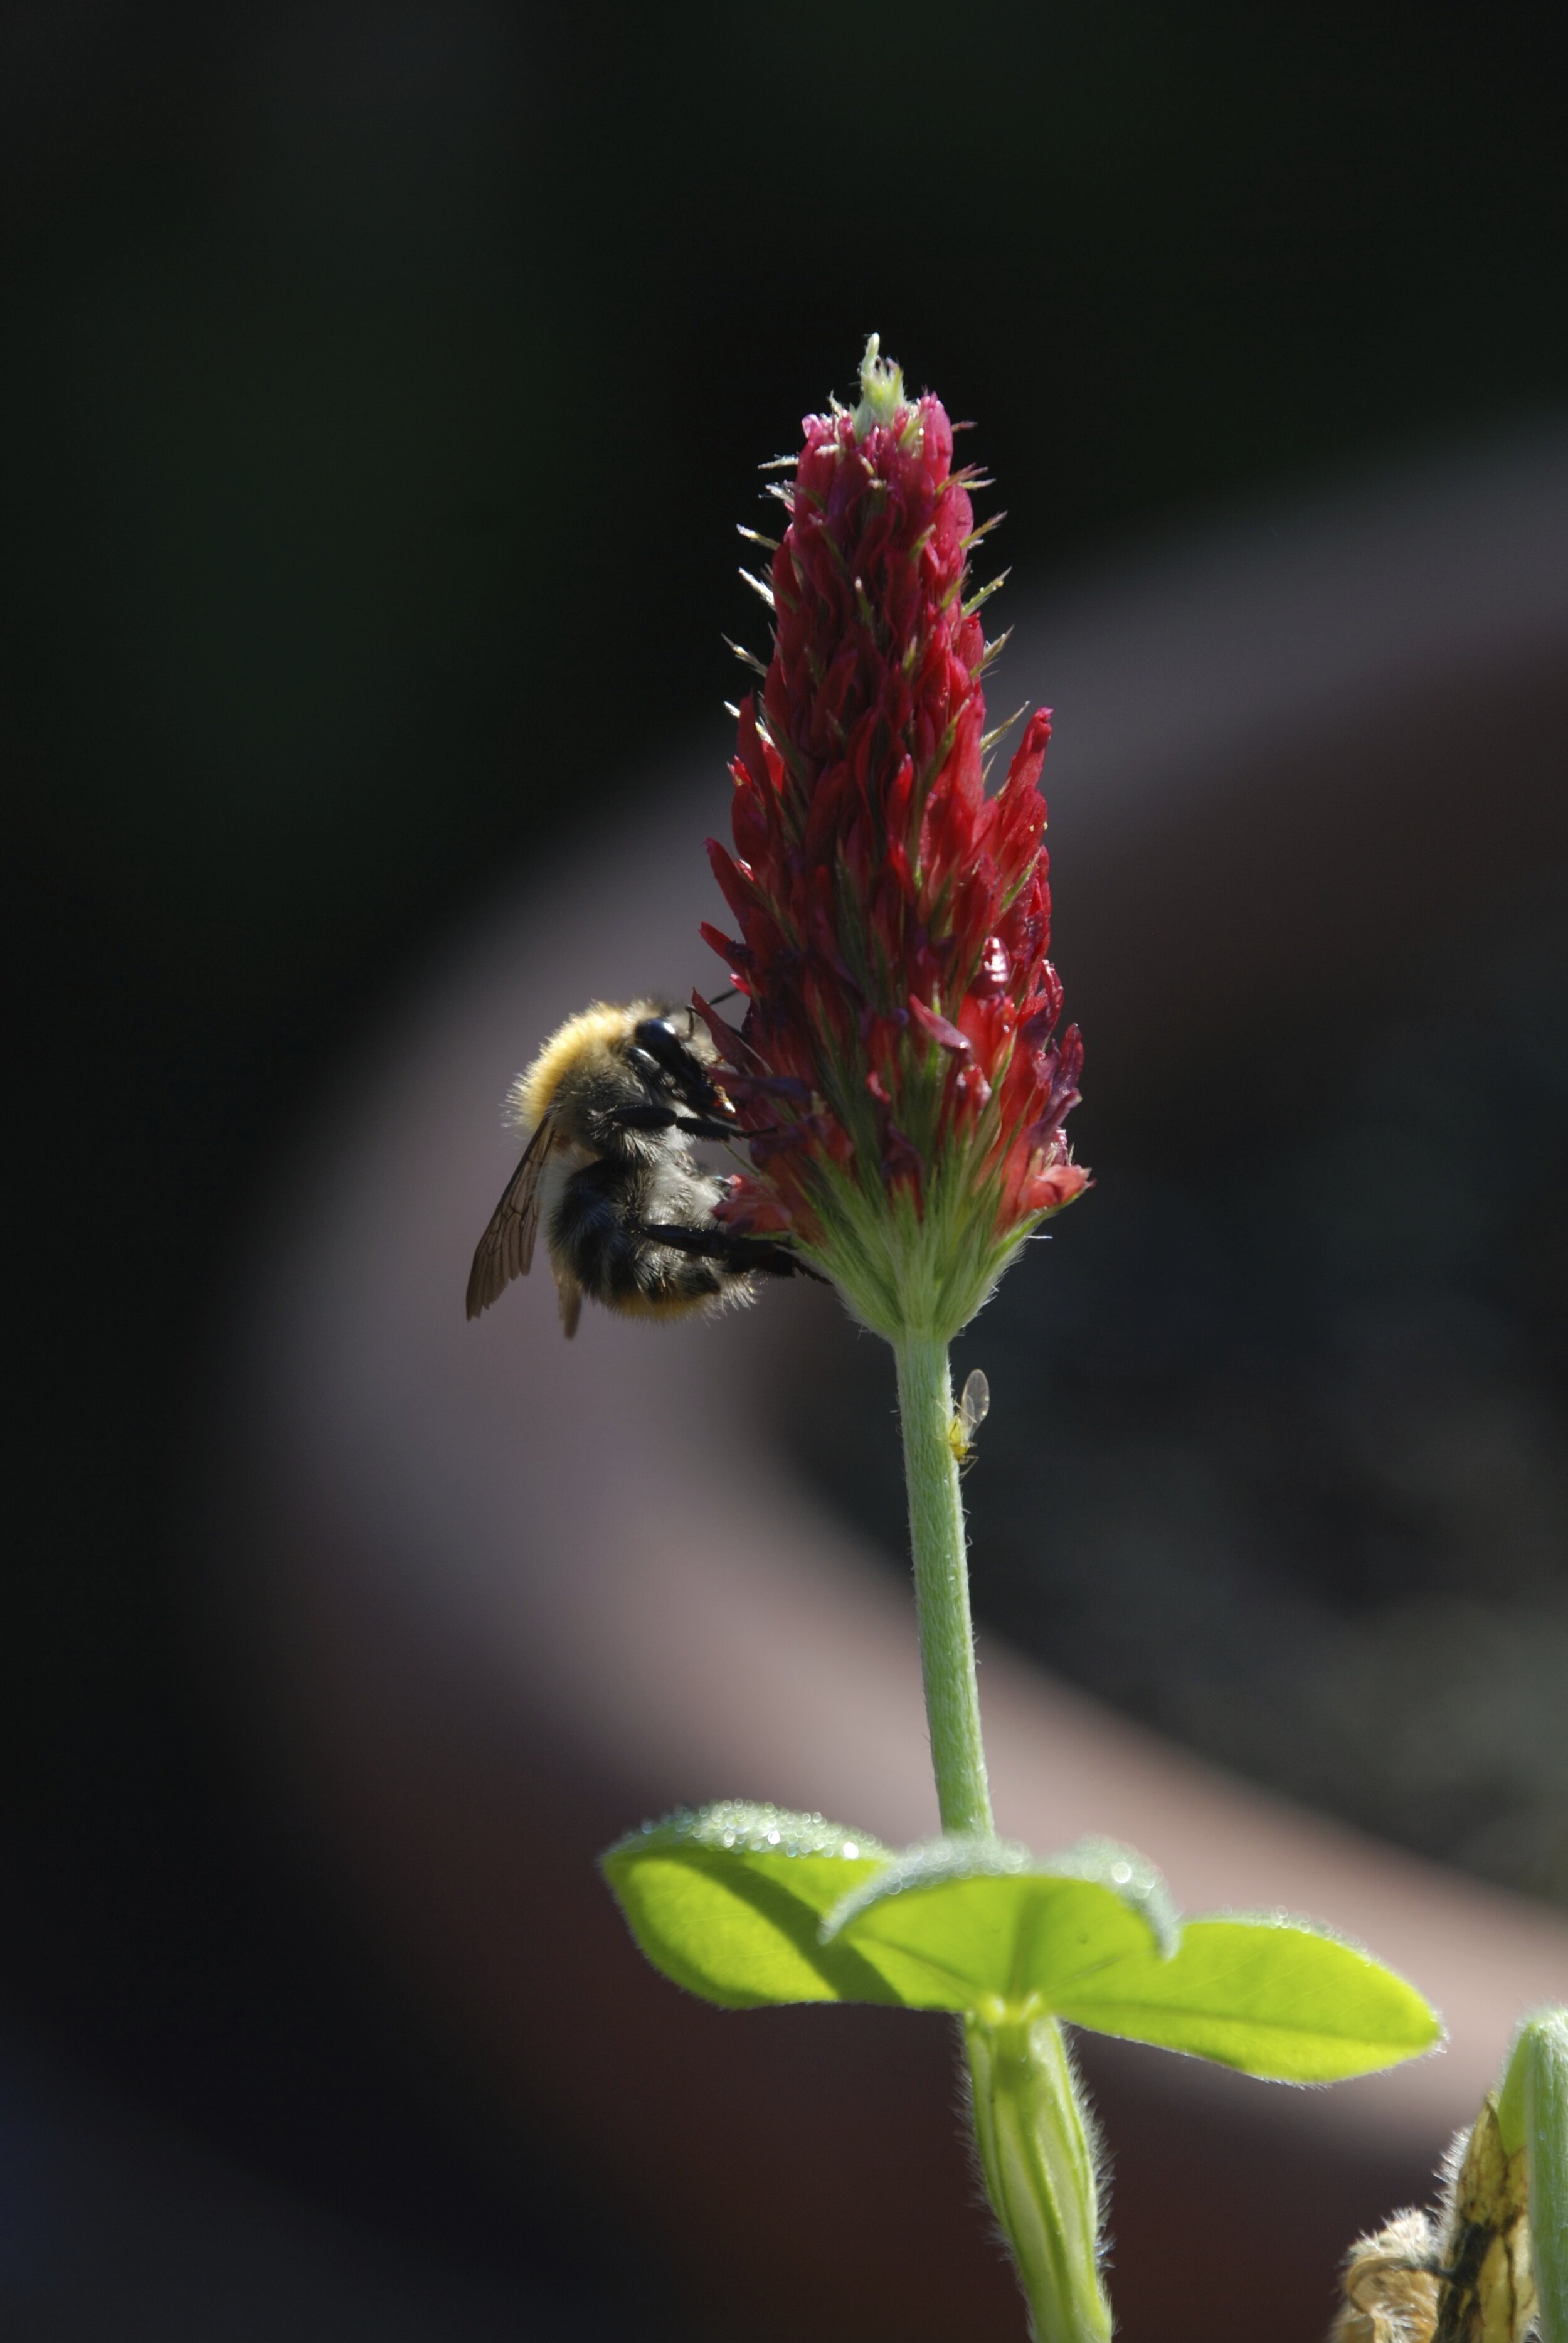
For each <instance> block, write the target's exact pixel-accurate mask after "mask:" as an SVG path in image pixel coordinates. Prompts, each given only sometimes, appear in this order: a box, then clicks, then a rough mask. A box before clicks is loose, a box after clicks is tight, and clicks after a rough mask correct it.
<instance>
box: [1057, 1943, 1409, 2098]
mask: <svg viewBox="0 0 1568 2343" xmlns="http://www.w3.org/2000/svg"><path fill="white" fill-rule="evenodd" d="M1055 2006H1056V2010H1057V2014H1058V2015H1059V2016H1062V2017H1065V2018H1067V2019H1069V2020H1070V2022H1071V2023H1072V2024H1073V2025H1075V2026H1091V2027H1092V2028H1093V2030H1094V2031H1095V2032H1096V2033H1099V2034H1114V2035H1120V2036H1122V2037H1123V2038H1124V2039H1125V2040H1128V2041H1131V2042H1149V2043H1152V2044H1154V2045H1155V2046H1157V2047H1159V2048H1161V2049H1164V2050H1181V2051H1185V2052H1187V2053H1188V2054H1189V2055H1190V2056H1193V2057H1197V2058H1211V2059H1213V2060H1215V2061H1216V2062H1217V2063H1218V2064H1219V2065H1221V2066H1236V2067H1239V2068H1240V2069H1241V2072H1242V2073H1243V2074H1248V2075H1257V2076H1261V2077H1263V2078H1264V2079H1266V2080H1269V2081H1272V2082H1281V2083H1335V2082H1341V2081H1342V2080H1344V2079H1345V2078H1346V2077H1349V2076H1352V2075H1367V2074H1372V2073H1375V2072H1377V2071H1378V2070H1379V2069H1380V2068H1382V2067H1384V2066H1399V2065H1400V2064H1402V2061H1403V2060H1405V2059H1407V2058H1419V2057H1420V2056H1422V2054H1423V2053H1424V2052H1426V2051H1428V2050H1433V2049H1435V2048H1436V2047H1437V2046H1438V2044H1439V2043H1440V2042H1441V2041H1442V2038H1443V2037H1442V2021H1441V2019H1440V2018H1439V2017H1438V2016H1437V2014H1436V2012H1435V2011H1434V2010H1433V2009H1432V2007H1431V2006H1430V2005H1429V2004H1428V2003H1427V2002H1426V2001H1425V2000H1424V1999H1423V1998H1422V1996H1421V1995H1420V1994H1419V1993H1418V1992H1417V1991H1416V1989H1415V1987H1414V1986H1412V1985H1409V1984H1407V1983H1406V1981H1405V1979H1404V1978H1403V1977H1402V1976H1396V1975H1395V1974H1394V1972H1393V1971H1392V1969H1388V1968H1384V1967H1383V1966H1382V1963H1381V1962H1380V1961H1375V1960H1373V1958H1372V1955H1371V1954H1370V1953H1368V1952H1364V1951H1363V1950H1362V1947H1361V1946H1359V1945H1353V1944H1351V1943H1348V1942H1347V1941H1346V1940H1345V1939H1344V1938H1343V1937H1342V1936H1331V1935H1330V1934H1329V1933H1328V1931H1327V1930H1325V1929H1322V1928H1318V1927H1314V1926H1312V1923H1311V1922H1310V1921H1305V1920H1297V1919H1292V1918H1291V1917H1290V1916H1287V1915H1285V1914H1282V1913H1259V1914H1240V1913H1238V1914H1221V1915H1220V1916H1216V1917H1214V1918H1212V1919H1205V1920H1189V1921H1188V1922H1187V1923H1186V1924H1185V1926H1183V1928H1182V1931H1181V1945H1180V1946H1179V1947H1178V1949H1177V1951H1176V1952H1175V1954H1174V1955H1173V1956H1172V1957H1171V1959H1170V1960H1167V1961H1158V1960H1151V1959H1150V1958H1149V1957H1148V1956H1142V1957H1139V1956H1133V1957H1131V1959H1128V1960H1123V1961H1119V1962H1116V1963H1115V1964H1113V1965H1111V1966H1107V1967H1105V1968H1102V1969H1101V1970H1100V1971H1098V1972H1097V1973H1096V1974H1094V1975H1092V1976H1084V1977H1083V1978H1081V1980H1080V1981H1079V1982H1078V1983H1077V1984H1075V1985H1073V1986H1070V1987H1069V1988H1068V1989H1067V1990H1066V1991H1065V1992H1064V1993H1062V1994H1060V1995H1059V1996H1058V1998H1057V2001H1056V2005H1055Z"/></svg>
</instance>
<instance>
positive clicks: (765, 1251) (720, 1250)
mask: <svg viewBox="0 0 1568 2343" xmlns="http://www.w3.org/2000/svg"><path fill="white" fill-rule="evenodd" d="M642 1233H643V1235H644V1236H645V1237H651V1238H652V1240H653V1242H654V1243H655V1244H662V1245H668V1247H669V1248H670V1250H671V1252H689V1253H695V1254H697V1255H698V1256H699V1258H700V1259H701V1260H703V1261H717V1262H722V1263H723V1265H724V1267H725V1268H726V1269H733V1270H737V1271H740V1270H749V1269H750V1270H757V1271H758V1272H760V1273H761V1274H762V1275H763V1276H765V1277H809V1278H811V1279H812V1280H813V1281H814V1282H816V1283H817V1284H818V1285H825V1284H826V1283H827V1280H826V1278H824V1277H821V1276H820V1275H819V1273H818V1272H817V1271H816V1270H814V1269H809V1268H808V1267H807V1265H806V1263H805V1262H803V1261H802V1260H801V1259H800V1258H799V1254H797V1253H793V1252H790V1250H789V1246H788V1245H784V1244H779V1243H777V1242H775V1240H774V1239H773V1238H772V1237H745V1236H732V1235H731V1234H730V1232H729V1230H728V1229H683V1228H673V1227H670V1226H669V1225H668V1223H660V1222H648V1223H647V1224H646V1225H645V1227H644V1229H643V1232H642Z"/></svg>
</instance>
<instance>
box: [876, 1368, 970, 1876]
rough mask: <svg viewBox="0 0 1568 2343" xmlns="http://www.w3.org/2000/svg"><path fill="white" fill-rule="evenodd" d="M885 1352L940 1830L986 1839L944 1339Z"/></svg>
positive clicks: (965, 1565)
mask: <svg viewBox="0 0 1568 2343" xmlns="http://www.w3.org/2000/svg"><path fill="white" fill-rule="evenodd" d="M893 1356H894V1358H895V1359H896V1360H897V1362H898V1369H899V1414H900V1420H901V1422H902V1425H903V1434H904V1485H905V1487H906V1489H907V1490H908V1493H909V1500H910V1544H911V1545H912V1546H913V1549H914V1558H915V1604H916V1609H917V1612H918V1614H919V1617H920V1670H921V1674H923V1676H924V1678H925V1686H926V1720H927V1724H928V1725H929V1727H930V1737H931V1767H932V1770H933V1772H934V1773H935V1775H936V1777H937V1805H938V1808H939V1810H940V1814H941V1818H942V1828H943V1830H945V1831H955V1832H960V1831H961V1832H972V1833H975V1834H978V1835H980V1836H982V1837H986V1838H990V1837H991V1836H993V1835H994V1829H995V1826H994V1825H993V1824H992V1821H991V1811H990V1788H989V1786H988V1785H987V1782H986V1772H985V1747H984V1745H983V1743H982V1742H981V1740H980V1686H979V1684H978V1683H977V1682H976V1680H975V1642H974V1628H973V1626H972V1624H971V1623H970V1578H969V1561H968V1557H967V1555H966V1554H965V1551H964V1512H963V1505H962V1503H961V1502H960V1497H959V1468H958V1460H957V1458H956V1457H955V1455H954V1454H953V1448H952V1441H951V1438H950V1428H951V1424H952V1421H953V1385H952V1376H951V1374H950V1373H949V1369H948V1346H947V1344H946V1343H945V1342H939V1341H937V1340H935V1339H933V1338H932V1337H931V1336H930V1335H922V1334H907V1335H905V1336H903V1337H902V1338H901V1339H900V1341H898V1342H895V1343H894V1344H893Z"/></svg>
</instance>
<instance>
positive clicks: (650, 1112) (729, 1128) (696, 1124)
mask: <svg viewBox="0 0 1568 2343" xmlns="http://www.w3.org/2000/svg"><path fill="white" fill-rule="evenodd" d="M609 1120H610V1121H611V1122H614V1123H618V1124H619V1126H620V1128H621V1130H622V1131H688V1132H689V1133H690V1135H691V1137H692V1138H693V1139H738V1138H739V1137H740V1136H741V1133H740V1132H739V1131H738V1130H737V1128H736V1126H735V1124H734V1123H732V1122H720V1121H719V1118H718V1116H717V1115H711V1114H682V1113H681V1112H680V1111H679V1109H678V1108H677V1107H673V1106H653V1105H651V1104H650V1105H648V1106H618V1107H617V1108H616V1110H615V1112H614V1113H613V1114H612V1115H611V1116H610V1117H609Z"/></svg>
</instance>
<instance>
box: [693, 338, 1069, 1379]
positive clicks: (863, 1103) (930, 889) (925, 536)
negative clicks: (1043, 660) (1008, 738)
mask: <svg viewBox="0 0 1568 2343" xmlns="http://www.w3.org/2000/svg"><path fill="white" fill-rule="evenodd" d="M860 383H861V390H862V394H863V395H862V397H861V400H860V404H859V407H857V408H856V409H855V411H854V413H853V414H850V413H848V412H847V411H846V410H844V409H843V408H841V407H838V406H837V404H836V403H835V407H834V411H833V412H832V413H831V414H829V415H812V416H808V417H807V418H806V421H805V425H804V432H805V445H804V447H802V448H801V451H800V455H799V460H798V462H797V463H796V464H795V466H794V478H793V480H792V481H791V482H790V483H789V485H788V486H781V487H779V488H777V489H776V490H775V493H776V494H777V495H778V496H779V498H780V499H781V501H782V502H783V504H784V506H785V508H786V509H787V510H788V512H789V526H788V528H786V529H785V532H784V538H783V542H782V543H781V544H779V545H778V546H777V547H776V548H774V549H773V558H772V583H771V590H770V591H769V589H768V588H766V587H761V590H762V591H763V592H764V594H765V595H766V597H767V598H768V599H769V602H770V603H771V605H772V607H773V610H774V637H773V656H772V659H771V660H770V662H769V666H768V669H767V670H766V681H765V683H764V685H763V689H762V705H761V708H760V709H759V708H758V707H757V705H756V701H755V699H754V698H749V699H747V700H746V702H745V704H744V706H743V707H742V708H741V709H740V711H739V744H738V754H737V757H736V759H735V763H734V766H733V768H732V770H733V772H734V777H735V799H734V836H735V851H734V852H733V853H730V852H729V851H728V850H726V849H725V848H724V847H722V846H720V845H719V844H717V843H716V842H712V841H710V843H709V854H710V856H711V858H712V862H713V868H714V871H715V874H716V875H717V877H718V880H719V885H720V887H721V888H722V889H723V890H724V895H725V899H726V900H727V902H728V903H729V909H730V910H731V912H732V914H733V915H734V919H735V921H736V924H737V926H738V927H739V938H738V939H735V940H731V939H730V938H729V937H727V936H724V935H722V934H720V933H719V931H718V930H715V929H712V928H705V929H704V930H703V932H704V934H705V935H706V937H707V938H708V940H709V942H710V943H711V944H712V945H713V946H714V948H715V949H716V950H718V951H719V953H720V954H721V955H722V957H723V959H724V960H725V961H726V963H727V965H728V967H729V970H731V973H732V979H733V981H734V982H735V983H736V984H737V985H738V986H739V989H740V990H741V991H742V992H743V993H744V994H746V996H747V998H748V1001H749V1006H748V1009H747V1012H746V1019H745V1024H744V1027H743V1029H742V1030H741V1031H740V1032H739V1033H737V1032H735V1031H733V1030H732V1029H731V1028H730V1027H729V1026H728V1025H727V1024H726V1023H725V1022H724V1021H722V1020H721V1019H719V1017H717V1016H716V1015H715V1014H714V1013H713V1012H711V1011H708V1010H707V1009H706V1006H705V1004H702V1003H701V1002H699V1006H700V1007H703V1009H704V1014H705V1015H707V1016H708V1018H709V1024H710V1026H711V1028H712V1030H713V1033H714V1038H715V1040H716V1041H717V1042H718V1043H719V1048H720V1050H721V1051H722V1052H723V1053H724V1055H725V1056H726V1058H727V1059H728V1060H729V1063H730V1064H731V1066H733V1067H734V1069H735V1072H734V1075H733V1077H731V1078H727V1083H728V1087H729V1090H730V1091H731V1093H732V1095H733V1096H734V1098H735V1101H736V1103H737V1105H738V1108H739V1114H740V1120H741V1121H742V1123H743V1125H744V1126H745V1127H746V1129H747V1130H748V1131H751V1132H753V1133H755V1134H756V1135H755V1136H754V1137H753V1139H752V1141H751V1152H752V1158H753V1163H754V1167H755V1168H754V1171H753V1172H752V1174H750V1175H749V1176H747V1177H744V1178H742V1179H740V1180H738V1181H737V1182H736V1183H735V1192H734V1195H733V1197H732V1199H731V1201H730V1202H729V1205H728V1206H727V1207H724V1208H723V1210H724V1211H725V1212H726V1214H727V1216H728V1217H729V1219H731V1220H732V1221H734V1222H738V1223H739V1224H741V1225H744V1226H750V1227H753V1228H756V1229H757V1230H758V1231H759V1232H760V1231H767V1230H774V1231H787V1232H789V1234H790V1235H791V1237H792V1238H793V1240H794V1242H796V1243H797V1244H798V1245H799V1248H800V1249H801V1251H802V1252H805V1253H806V1254H807V1255H808V1257H809V1258H810V1259H811V1260H813V1261H814V1262H817V1264H818V1265H819V1267H820V1268H822V1269H824V1270H825V1271H826V1272H828V1274H829V1276H830V1277H831V1278H832V1279H833V1281H834V1282H835V1283H837V1284H838V1285H839V1286H840V1287H841V1288H842V1289H843V1291H844V1292H845V1293H846V1294H847V1296H848V1298H849V1301H850V1302H851V1305H852V1306H853V1307H854V1308H855V1310H856V1311H857V1312H858V1313H859V1316H860V1317H862V1318H863V1319H864V1320H865V1321H866V1322H867V1323H868V1324H869V1325H872V1326H875V1327H876V1328H877V1329H878V1331H879V1332H884V1333H889V1334H892V1333H899V1332H914V1331H920V1332H934V1333H940V1334H943V1335H947V1334H950V1333H951V1332H955V1331H956V1329H957V1328H958V1327H959V1326H960V1325H961V1324H962V1323H963V1322H964V1321H965V1320H966V1319H967V1318H969V1317H970V1315H971V1314H972V1313H973V1312H974V1311H975V1310H976V1309H978V1308H979V1307H980V1303H981V1302H983V1301H984V1300H985V1298H986V1295H987V1294H988V1293H989V1292H990V1289H991V1287H992V1285H993V1284H994V1282H995V1281H996V1278H997V1276H998V1275H999V1274H1000V1271H1001V1269H1002V1268H1003V1267H1005V1265H1006V1263H1007V1262H1008V1260H1009V1258H1010V1256H1011V1254H1012V1253H1013V1252H1015V1251H1016V1249H1017V1247H1018V1245H1019V1244H1020V1242H1021V1241H1022V1239H1023V1238H1024V1237H1025V1236H1027V1235H1028V1233H1029V1232H1030V1230H1031V1229H1033V1228H1034V1227H1036V1226H1037V1225H1038V1224H1039V1222H1040V1221H1041V1220H1042V1219H1043V1218H1044V1217H1045V1216H1046V1215H1047V1214H1048V1213H1050V1212H1056V1211H1058V1210H1059V1209H1060V1207H1061V1206H1062V1205H1063V1204H1066V1203H1069V1202H1071V1200H1072V1198H1073V1197H1075V1196H1077V1195H1078V1194H1080V1193H1081V1191H1082V1190H1083V1189H1084V1188H1085V1187H1086V1186H1087V1185H1088V1177H1089V1175H1088V1173H1087V1172H1084V1171H1083V1170H1081V1168H1080V1167H1079V1166H1078V1165H1077V1164H1075V1163H1074V1162H1073V1161H1072V1159H1071V1156H1070V1152H1069V1151H1068V1147H1067V1142H1066V1140H1065V1138H1064V1136H1063V1131H1062V1126H1063V1123H1064V1121H1065V1119H1066V1116H1067V1113H1068V1111H1069V1109H1070V1107H1071V1106H1072V1105H1073V1104H1074V1103H1075V1101H1076V1100H1077V1097H1078V1073H1079V1067H1080V1064H1081V1059H1082V1048H1081V1042H1080V1041H1079V1036H1078V1030H1077V1028H1076V1027H1071V1028H1070V1029H1069V1031H1067V1032H1066V1033H1064V1034H1062V1035H1060V1038H1059V1037H1058V1035H1057V1024H1058V1021H1059V1018H1060V1011H1061V986H1060V982H1059V980H1058V978H1057V974H1056V971H1055V970H1054V969H1053V968H1052V966H1051V964H1050V960H1049V959H1048V958H1047V957H1046V954H1047V950H1048V947H1049V944H1050V889H1049V886H1048V885H1047V881H1046V871H1047V867H1048V866H1047V857H1046V852H1045V848H1044V845H1043V843H1042V836H1043V832H1044V829H1045V800H1044V799H1043V798H1042V797H1041V796H1040V788H1039V779H1040V767H1041V764H1042V763H1043V761H1044V757H1045V744H1046V741H1047V739H1049V737H1050V720H1049V717H1048V714H1047V711H1046V710H1045V709H1039V710H1037V712H1036V713H1035V714H1034V715H1033V716H1032V717H1031V718H1030V721H1029V723H1028V725H1027V726H1026V728H1025V729H1024V733H1023V737H1022V739H1020V742H1019V745H1018V748H1017V750H1016V752H1015V754H1014V756H1013V759H1012V762H1011V764H1010V767H1009V769H1008V773H1007V778H1006V779H1005V780H1004V781H1003V783H1002V785H1001V787H1000V789H998V790H997V792H996V794H995V795H994V796H988V795H987V793H986V786H985V779H986V776H985V758H986V754H987V751H988V749H990V745H991V740H992V739H994V737H995V736H994V735H992V736H988V735H987V733H986V729H985V695H984V692H983V690H982V689H981V677H982V676H983V674H984V672H985V669H986V668H987V667H988V665H989V664H990V660H991V659H992V658H993V657H994V656H995V654H996V652H997V650H998V649H1000V644H998V643H990V644H988V643H987V642H986V640H985V636H984V630H983V628H982V627H981V624H980V616H979V611H980V604H981V603H982V602H983V601H984V600H985V598H986V596H987V594H988V593H989V592H990V590H991V589H990V588H982V589H981V590H980V592H979V593H977V594H974V595H972V596H970V598H969V599H967V600H966V599H965V594H964V588H965V583H966V575H967V557H968V554H969V550H970V547H971V546H972V545H973V544H974V542H975V540H976V538H977V537H978V536H980V534H981V533H982V532H981V531H980V530H978V529H976V528H975V526H974V519H973V513H972V510H971V508H970V487H971V486H973V485H975V479H974V474H973V472H972V470H960V471H954V469H953V468H952V452H953V435H952V427H951V425H950V423H949V421H948V418H947V415H946V413H945V412H944V410H943V408H942V407H941V405H940V401H939V400H937V399H935V398H933V397H930V396H928V397H923V398H921V399H920V400H918V401H916V400H911V399H908V398H906V397H905V396H904V389H903V380H902V377H901V375H900V371H899V369H898V367H894V366H891V365H889V364H886V363H884V362H883V361H881V360H880V359H879V357H878V345H877V339H876V337H875V336H873V337H872V338H871V341H870V343H869V346H868V348H867V352H866V359H865V363H864V365H863V367H862V368H861V373H860ZM766 541H767V540H764V542H766ZM753 582H754V583H757V584H758V585H759V587H760V586H761V581H759V580H754V581H753ZM996 582H997V583H1000V580H998V581H996ZM1003 729H1005V728H1003Z"/></svg>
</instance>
